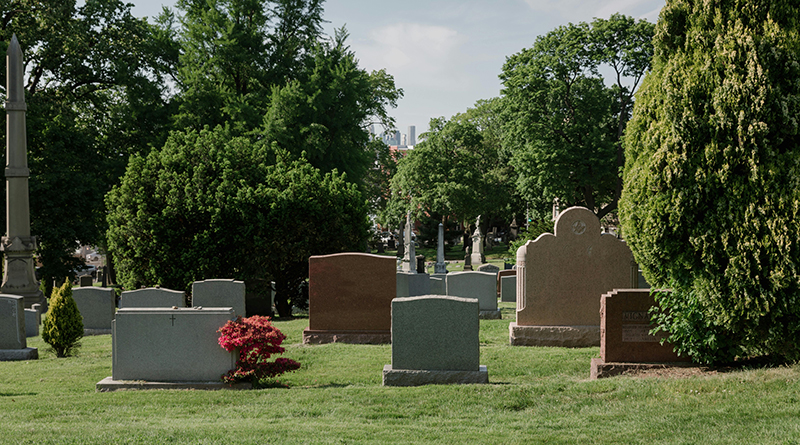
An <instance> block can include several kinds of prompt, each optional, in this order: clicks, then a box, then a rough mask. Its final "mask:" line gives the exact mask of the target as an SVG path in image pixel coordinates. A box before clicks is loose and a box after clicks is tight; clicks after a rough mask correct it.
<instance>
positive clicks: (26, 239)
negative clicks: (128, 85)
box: [0, 35, 47, 308]
mask: <svg viewBox="0 0 800 445" xmlns="http://www.w3.org/2000/svg"><path fill="white" fill-rule="evenodd" d="M6 81H7V86H6V92H7V97H6V99H7V100H6V103H5V108H6V169H5V174H6V197H7V200H6V236H4V237H3V238H2V242H0V250H2V251H3V253H4V254H5V263H4V265H5V267H4V273H3V283H2V286H0V291H2V292H3V293H6V294H14V295H21V296H23V297H24V298H25V303H24V304H25V307H27V308H29V307H31V305H33V304H36V303H39V304H42V305H45V306H46V304H47V302H46V300H45V298H44V295H43V294H42V291H40V290H39V283H38V282H37V281H36V276H35V274H34V263H33V252H34V251H35V250H36V237H33V236H31V218H30V204H29V201H28V177H29V176H30V172H29V170H28V155H27V140H26V135H25V133H26V130H25V110H26V109H27V105H26V104H25V91H24V89H23V86H22V82H23V63H22V49H20V46H19V41H18V40H17V36H16V35H14V36H12V37H11V43H10V44H9V45H8V54H7V56H6Z"/></svg>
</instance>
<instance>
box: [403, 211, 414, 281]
mask: <svg viewBox="0 0 800 445" xmlns="http://www.w3.org/2000/svg"><path fill="white" fill-rule="evenodd" d="M413 227H414V226H413V225H412V224H411V212H408V213H406V227H405V232H404V233H403V242H404V243H405V255H404V256H403V268H402V269H403V272H411V273H417V252H416V249H415V248H414V240H413V239H412V236H413V233H414V232H412V228H413Z"/></svg>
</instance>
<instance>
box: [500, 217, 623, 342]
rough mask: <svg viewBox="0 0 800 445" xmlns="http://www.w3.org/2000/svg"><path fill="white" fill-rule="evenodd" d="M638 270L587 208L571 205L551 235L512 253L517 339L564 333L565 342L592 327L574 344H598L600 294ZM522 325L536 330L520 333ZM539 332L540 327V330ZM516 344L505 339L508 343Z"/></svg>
mask: <svg viewBox="0 0 800 445" xmlns="http://www.w3.org/2000/svg"><path fill="white" fill-rule="evenodd" d="M637 273H638V266H637V265H636V264H635V262H634V260H633V254H632V253H631V251H630V249H629V248H628V246H627V245H626V244H625V242H624V241H621V240H619V239H617V238H616V237H615V236H613V235H607V234H606V235H603V234H601V233H600V221H599V220H598V219H597V217H596V216H595V215H594V214H593V213H592V212H591V211H589V210H588V209H585V208H583V207H571V208H569V209H567V210H565V211H563V212H561V213H560V214H559V215H558V218H557V219H556V222H555V234H549V233H546V234H542V235H540V236H539V237H538V238H537V239H536V240H535V241H528V242H527V243H525V245H524V246H522V247H520V248H519V249H518V250H517V322H516V326H517V327H518V328H517V330H516V334H517V336H518V339H521V338H525V339H526V340H525V341H526V342H527V341H534V342H535V340H534V336H535V335H537V333H541V334H542V335H545V336H546V337H547V338H543V339H542V340H541V342H539V343H551V342H552V341H553V339H551V338H550V336H551V335H553V334H555V333H556V332H558V331H554V330H553V329H551V328H552V327H554V326H563V327H569V328H571V329H566V330H564V331H563V332H564V335H567V338H565V339H564V341H565V342H566V343H573V342H574V340H573V337H574V332H573V331H585V330H586V329H585V328H586V327H589V326H594V327H596V328H595V329H596V330H597V332H598V336H597V337H596V339H595V338H594V334H592V335H591V338H589V337H587V342H586V343H584V344H579V345H576V346H589V345H595V346H596V345H599V341H600V337H599V328H600V296H601V295H603V294H604V293H606V292H609V291H611V290H612V289H619V288H629V287H631V285H632V283H635V282H636V277H637ZM525 326H533V327H536V328H534V329H531V330H529V332H527V333H524V334H523V333H522V331H523V330H525V328H524V327H525ZM540 328H542V329H540ZM517 341H519V340H515V339H513V338H512V339H511V343H512V344H526V343H515V342H517Z"/></svg>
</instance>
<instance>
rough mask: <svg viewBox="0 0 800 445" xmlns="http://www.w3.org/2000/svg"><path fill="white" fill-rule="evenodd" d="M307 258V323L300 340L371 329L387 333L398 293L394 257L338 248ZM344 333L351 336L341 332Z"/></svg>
mask: <svg viewBox="0 0 800 445" xmlns="http://www.w3.org/2000/svg"><path fill="white" fill-rule="evenodd" d="M308 263H309V281H308V293H309V298H308V301H309V320H308V324H309V326H308V329H306V331H305V332H304V333H303V342H304V343H310V342H315V341H316V340H314V339H324V338H336V339H338V340H337V341H346V340H345V339H346V338H358V336H359V335H361V334H368V335H370V336H372V333H373V332H375V331H382V333H383V334H385V335H384V338H387V339H388V338H391V327H392V299H394V298H395V297H396V296H397V295H396V294H397V270H396V263H395V259H394V258H392V257H387V256H379V255H370V254H366V253H337V254H332V255H320V256H312V257H311V258H309V260H308ZM322 331H329V332H330V334H331V335H327V336H325V335H322V334H321V332H322ZM351 331H352V332H351ZM348 332H349V334H352V335H344V334H345V333H348Z"/></svg>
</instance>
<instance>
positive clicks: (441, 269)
mask: <svg viewBox="0 0 800 445" xmlns="http://www.w3.org/2000/svg"><path fill="white" fill-rule="evenodd" d="M433 273H447V264H445V262H444V224H442V223H439V247H438V248H437V249H436V264H434V265H433Z"/></svg>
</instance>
